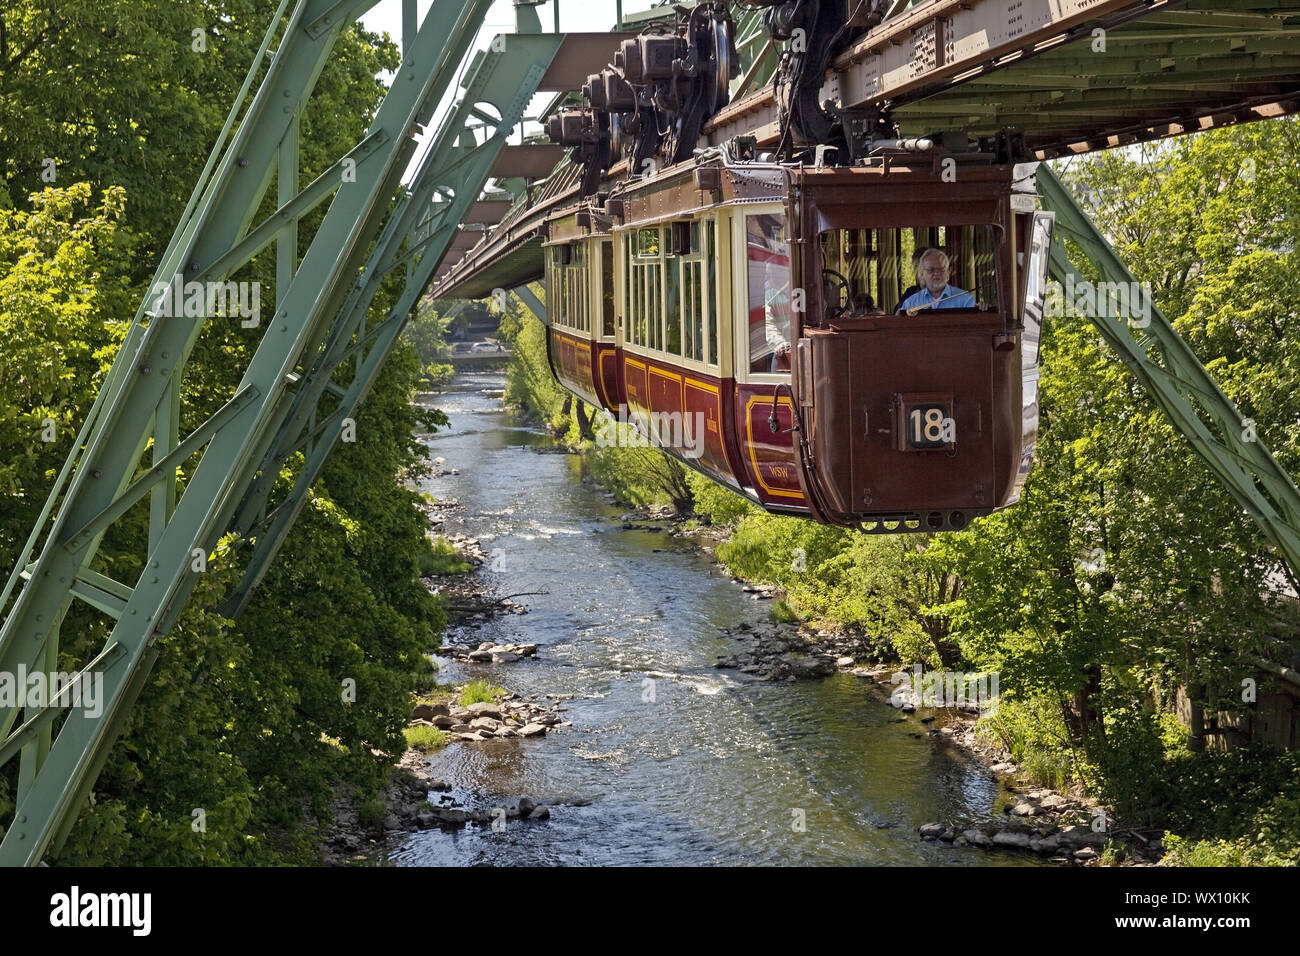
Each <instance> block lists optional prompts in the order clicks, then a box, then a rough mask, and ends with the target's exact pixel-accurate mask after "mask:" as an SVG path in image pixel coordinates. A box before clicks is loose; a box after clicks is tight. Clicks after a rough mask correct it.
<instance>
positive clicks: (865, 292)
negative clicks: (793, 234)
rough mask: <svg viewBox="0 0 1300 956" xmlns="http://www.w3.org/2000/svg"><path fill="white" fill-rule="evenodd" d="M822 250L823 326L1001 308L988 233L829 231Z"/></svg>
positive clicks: (962, 229)
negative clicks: (850, 318)
mask: <svg viewBox="0 0 1300 956" xmlns="http://www.w3.org/2000/svg"><path fill="white" fill-rule="evenodd" d="M820 242H821V252H822V276H821V278H822V293H823V295H822V300H823V304H824V307H825V318H826V319H827V320H834V319H836V318H839V317H841V316H845V315H858V316H861V315H881V314H884V313H886V312H908V310H912V313H911V314H915V315H919V314H922V313H923V312H929V311H931V310H935V309H976V308H985V309H996V308H998V306H999V303H998V283H997V274H996V267H995V263H996V260H997V257H996V242H997V240H996V236H995V233H994V227H993V226H991V225H980V226H917V227H912V228H904V229H832V230H828V231H826V232H823V233H822V234H821V237H820Z"/></svg>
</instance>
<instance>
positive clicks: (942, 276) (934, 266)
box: [898, 249, 977, 315]
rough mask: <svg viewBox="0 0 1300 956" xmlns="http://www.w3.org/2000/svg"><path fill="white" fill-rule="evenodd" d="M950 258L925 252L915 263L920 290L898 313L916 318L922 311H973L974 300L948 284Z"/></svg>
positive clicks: (968, 294)
mask: <svg viewBox="0 0 1300 956" xmlns="http://www.w3.org/2000/svg"><path fill="white" fill-rule="evenodd" d="M948 266H949V260H948V254H947V253H946V252H944V251H943V250H942V249H926V250H925V251H924V252H923V253H921V256H920V258H918V259H917V260H916V284H917V285H918V286H920V289H919V290H918V291H916V292H914V293H912V294H911V295H909V296H908V297H907V298H905V299H904V300H903V301H902V302H900V303H898V311H899V312H905V313H907V314H908V315H915V314H916V313H917V312H919V311H921V310H923V309H974V308H976V307H977V306H976V302H975V296H973V295H971V294H970V293H969V292H966V291H965V290H963V289H959V288H957V287H956V286H952V285H949V284H948Z"/></svg>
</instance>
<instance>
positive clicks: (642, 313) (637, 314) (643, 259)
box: [629, 229, 663, 349]
mask: <svg viewBox="0 0 1300 956" xmlns="http://www.w3.org/2000/svg"><path fill="white" fill-rule="evenodd" d="M661 249H662V245H661V242H660V234H659V230H658V229H638V230H637V231H636V238H635V239H634V240H633V244H632V247H631V252H632V254H631V256H630V258H629V277H630V284H631V285H632V287H633V290H634V296H633V302H632V310H631V315H632V322H633V330H634V335H633V341H634V342H635V343H636V344H637V345H640V346H643V347H645V348H652V349H657V348H659V347H660V346H659V343H660V342H661V341H662V337H663V331H662V323H663V308H662V304H663V303H662V294H661V292H660V285H661V279H660V275H659V270H660V269H661V268H662V261H661V257H660V251H661Z"/></svg>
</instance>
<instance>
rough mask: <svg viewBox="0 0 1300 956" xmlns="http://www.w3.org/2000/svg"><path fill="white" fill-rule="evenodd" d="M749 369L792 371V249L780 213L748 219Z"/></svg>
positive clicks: (746, 228) (746, 246)
mask: <svg viewBox="0 0 1300 956" xmlns="http://www.w3.org/2000/svg"><path fill="white" fill-rule="evenodd" d="M745 259H746V264H747V272H748V277H749V303H748V304H749V370H750V371H751V372H788V371H789V370H790V317H791V304H792V300H791V289H790V247H789V244H788V243H787V242H786V238H785V216H784V215H783V214H781V213H772V214H766V215H757V216H746V217H745Z"/></svg>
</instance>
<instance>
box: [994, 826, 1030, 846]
mask: <svg viewBox="0 0 1300 956" xmlns="http://www.w3.org/2000/svg"><path fill="white" fill-rule="evenodd" d="M993 845H994V846H1007V847H1013V848H1015V849H1017V850H1027V849H1029V834H1028V833H1010V832H1008V831H1006V830H1001V831H999V832H997V833H995V834H993Z"/></svg>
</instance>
